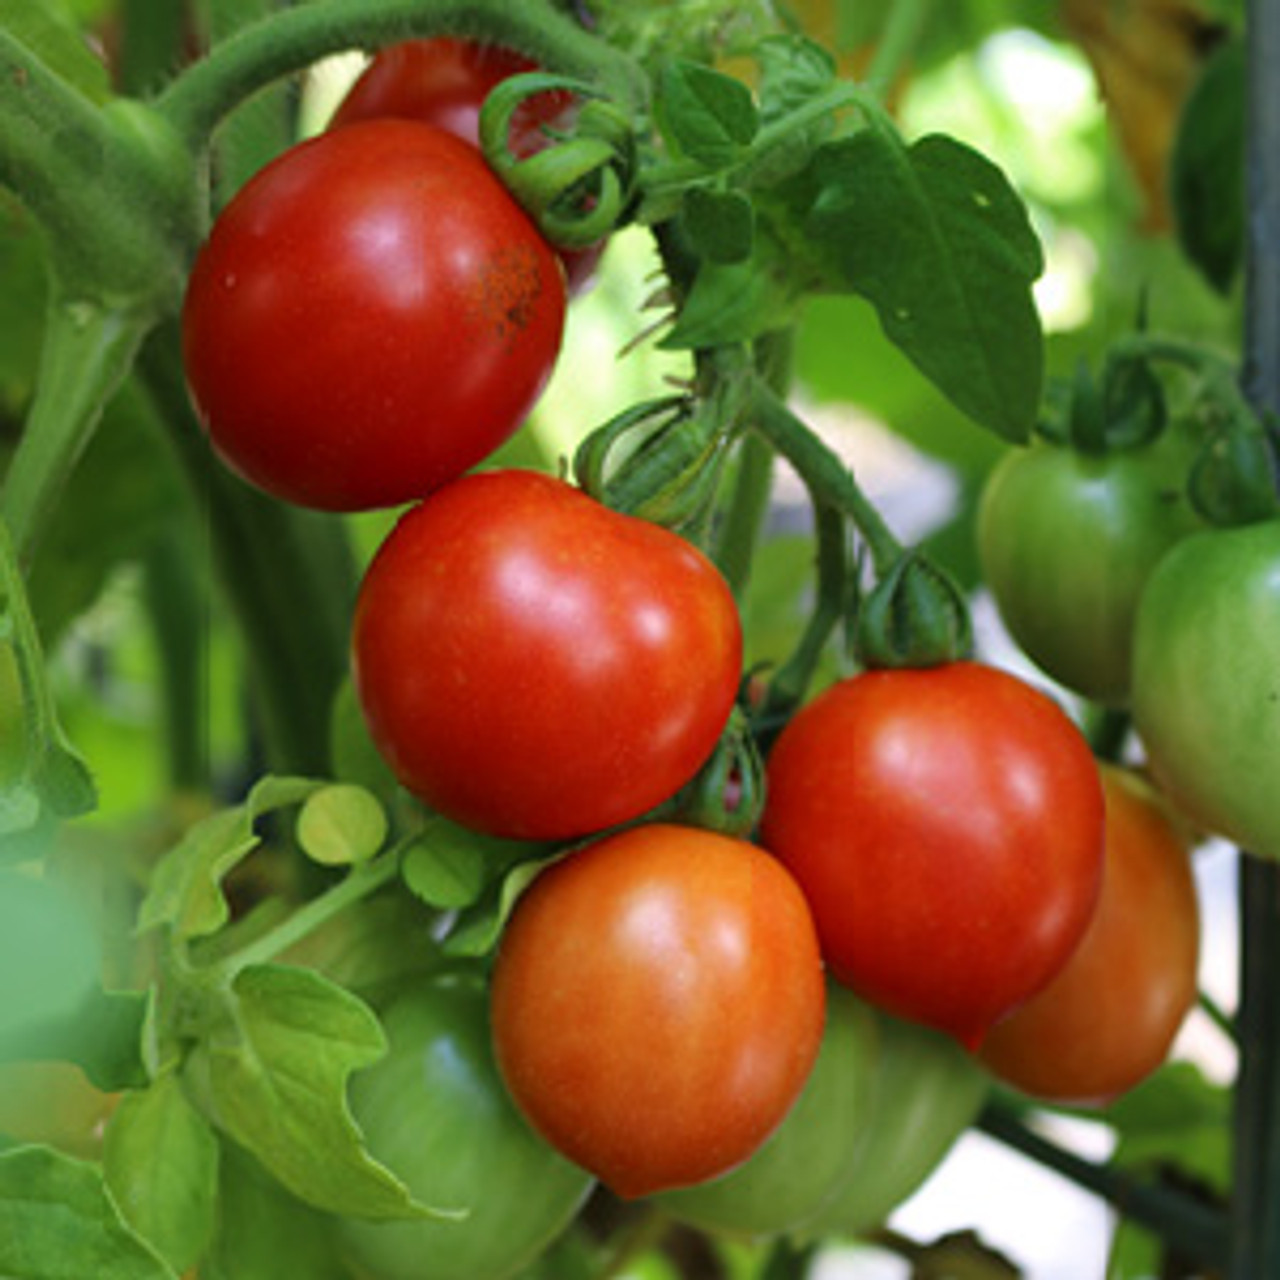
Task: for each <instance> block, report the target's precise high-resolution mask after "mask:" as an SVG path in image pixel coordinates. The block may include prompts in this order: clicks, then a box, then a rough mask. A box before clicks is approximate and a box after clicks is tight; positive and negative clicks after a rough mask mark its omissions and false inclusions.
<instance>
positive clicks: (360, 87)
mask: <svg viewBox="0 0 1280 1280" xmlns="http://www.w3.org/2000/svg"><path fill="white" fill-rule="evenodd" d="M536 69H537V64H536V63H534V62H532V61H531V60H530V59H528V58H526V57H523V56H522V55H521V54H518V53H516V52H515V51H514V50H512V49H504V48H501V47H499V46H497V45H486V44H477V43H475V42H474V41H471V40H455V39H451V38H449V37H447V36H442V37H439V38H437V39H435V40H406V41H405V42H403V43H402V44H395V45H392V46H391V47H390V48H387V49H380V50H379V51H378V52H377V53H376V54H375V55H374V57H373V59H372V60H371V62H370V63H369V66H368V67H366V68H365V70H364V71H363V72H362V73H361V75H360V77H359V79H357V80H356V82H355V84H354V85H352V87H351V89H350V90H349V91H348V92H347V94H346V96H345V97H344V98H343V99H342V101H341V102H340V103H339V104H338V107H337V109H336V110H335V111H334V113H333V116H332V118H331V119H330V121H329V128H331V129H333V128H340V127H341V126H343V125H347V124H353V123H355V122H356V121H357V120H374V119H377V118H379V117H383V116H395V117H398V118H400V119H406V120H421V121H422V122H423V123H424V124H431V125H435V126H436V127H437V128H438V129H444V130H446V131H447V132H449V133H452V134H454V135H455V136H456V137H459V138H461V139H462V140H463V141H464V142H469V143H471V145H472V146H475V147H478V146H479V145H480V108H481V107H482V106H483V105H484V100H485V96H486V95H487V94H488V92H489V91H490V90H491V89H492V88H493V87H494V86H495V85H496V84H499V83H500V82H501V81H503V80H505V79H506V78H507V77H508V76H513V75H518V74H520V73H522V72H528V71H534V70H536ZM572 116H573V100H572V97H571V96H570V95H569V94H566V93H554V92H548V93H542V94H535V95H534V96H533V97H531V98H529V99H527V100H526V101H525V102H524V103H523V104H522V105H521V106H520V107H518V108H517V109H516V111H515V114H514V117H513V119H512V124H511V136H510V138H509V145H510V146H511V150H512V153H513V154H514V155H515V156H517V157H525V156H530V155H533V154H535V153H536V152H538V151H540V150H542V149H543V148H544V147H545V146H546V144H547V132H546V131H547V130H554V129H561V130H564V129H567V128H571V127H572ZM601 252H602V248H601V247H592V248H590V249H580V250H572V249H569V250H564V251H563V252H562V253H561V255H560V256H561V260H562V261H563V262H564V265H565V272H566V275H567V277H568V284H569V289H570V292H571V293H576V292H579V291H581V290H582V289H583V288H585V287H586V285H587V284H588V283H589V281H590V279H591V276H592V274H593V273H594V271H595V270H596V267H597V265H598V263H599V260H600V254H601Z"/></svg>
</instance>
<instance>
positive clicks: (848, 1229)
mask: <svg viewBox="0 0 1280 1280" xmlns="http://www.w3.org/2000/svg"><path fill="white" fill-rule="evenodd" d="M878 1018H879V1022H880V1027H879V1031H880V1052H879V1055H878V1065H877V1069H876V1076H875V1082H874V1084H873V1087H872V1098H871V1117H872V1118H871V1121H870V1123H869V1124H867V1125H865V1126H863V1128H862V1130H861V1132H860V1134H859V1137H858V1141H857V1144H856V1145H855V1147H854V1149H853V1151H852V1152H851V1154H850V1158H849V1160H848V1162H847V1164H846V1168H845V1174H844V1178H843V1180H842V1182H841V1185H840V1186H839V1187H838V1188H837V1189H836V1191H835V1193H834V1195H833V1196H832V1197H831V1198H830V1199H829V1200H828V1202H827V1204H826V1205H825V1206H824V1207H823V1208H822V1209H821V1210H820V1211H819V1212H818V1213H817V1214H816V1215H815V1216H814V1217H812V1218H811V1219H809V1220H808V1221H807V1222H805V1223H804V1224H803V1225H802V1227H801V1228H800V1229H799V1230H798V1231H796V1232H795V1233H794V1234H796V1235H797V1236H800V1237H803V1238H804V1239H808V1240H815V1239H819V1238H821V1237H823V1236H828V1235H846V1236H848V1235H859V1234H861V1233H863V1232H865V1231H869V1230H870V1229H871V1228H873V1227H877V1226H879V1225H881V1223H883V1222H884V1220H885V1219H886V1218H887V1217H888V1216H889V1214H890V1213H892V1212H893V1210H894V1209H896V1208H897V1207H898V1205H900V1204H901V1203H902V1202H903V1201H904V1200H906V1199H907V1197H908V1196H910V1195H912V1194H913V1193H914V1192H916V1191H917V1190H918V1189H919V1188H920V1187H921V1186H923V1184H924V1182H925V1181H926V1179H927V1178H928V1177H929V1175H930V1174H932V1173H933V1171H934V1170H935V1169H936V1168H937V1167H938V1165H939V1164H941V1163H942V1160H943V1158H944V1157H945V1156H946V1155H947V1153H948V1152H949V1151H950V1150H951V1148H952V1147H953V1146H954V1145H955V1142H956V1140H957V1139H958V1138H959V1137H960V1135H961V1134H962V1133H963V1132H964V1131H965V1130H966V1129H967V1128H968V1127H969V1126H970V1125H971V1124H972V1123H973V1121H974V1119H975V1118H976V1117H977V1114H978V1110H979V1108H980V1107H981V1106H982V1102H983V1099H984V1098H985V1097H986V1093H987V1088H988V1083H989V1077H988V1076H987V1074H986V1072H985V1071H983V1070H982V1068H981V1067H979V1066H978V1065H977V1062H976V1060H975V1059H974V1058H973V1057H972V1056H971V1055H970V1054H969V1053H967V1052H966V1051H965V1050H964V1049H962V1048H961V1047H960V1045H959V1043H958V1042H957V1041H955V1040H953V1039H952V1038H951V1037H950V1036H946V1035H943V1034H942V1033H941V1032H938V1031H934V1030H933V1029H932V1028H929V1027H924V1026H920V1025H918V1024H916V1023H913V1022H904V1021H902V1020H901V1019H898V1018H892V1017H890V1016H889V1015H888V1014H883V1013H881V1014H879V1015H878Z"/></svg>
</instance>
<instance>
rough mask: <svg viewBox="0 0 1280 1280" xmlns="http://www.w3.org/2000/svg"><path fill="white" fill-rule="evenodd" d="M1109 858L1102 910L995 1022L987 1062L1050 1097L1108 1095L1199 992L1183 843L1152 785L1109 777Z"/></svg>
mask: <svg viewBox="0 0 1280 1280" xmlns="http://www.w3.org/2000/svg"><path fill="white" fill-rule="evenodd" d="M1102 781H1103V787H1104V789H1105V792H1106V798H1107V861H1106V872H1105V875H1104V878H1103V883H1102V897H1101V899H1100V900H1099V903H1098V910H1097V914H1096V915H1095V916H1094V918H1093V923H1092V924H1091V925H1090V926H1089V930H1088V932H1087V933H1086V934H1085V936H1084V941H1083V942H1082V943H1081V944H1080V946H1079V947H1078V948H1077V950H1076V951H1075V953H1074V954H1073V955H1072V956H1071V959H1070V960H1068V961H1067V964H1066V967H1065V968H1064V969H1063V970H1062V971H1061V972H1060V973H1059V974H1058V975H1057V976H1056V977H1055V978H1054V979H1053V981H1052V982H1050V983H1049V985H1048V986H1047V987H1045V988H1044V990H1043V991H1041V992H1040V993H1039V995H1037V996H1034V997H1033V998H1032V999H1031V1000H1029V1001H1028V1002H1027V1003H1026V1004H1024V1005H1023V1006H1022V1007H1021V1008H1020V1009H1018V1010H1016V1011H1015V1012H1014V1013H1013V1014H1012V1015H1011V1016H1009V1017H1008V1018H1006V1019H1005V1020H1004V1021H1003V1022H1000V1023H998V1024H997V1025H996V1026H995V1027H993V1028H992V1030H991V1033H990V1034H989V1035H988V1036H987V1038H986V1040H985V1041H984V1043H983V1046H982V1059H983V1061H984V1062H985V1063H986V1065H987V1066H988V1067H989V1068H990V1069H991V1071H992V1072H993V1073H994V1074H995V1075H997V1076H999V1077H1000V1078H1001V1079H1002V1080H1004V1081H1005V1082H1006V1083H1008V1084H1012V1085H1014V1086H1015V1087H1017V1088H1019V1089H1022V1090H1024V1091H1025V1092H1027V1093H1030V1094H1033V1095H1035V1096H1036V1097H1039V1098H1044V1099H1047V1100H1050V1101H1053V1102H1060V1103H1073V1104H1089V1103H1101V1102H1107V1101H1110V1100H1111V1099H1112V1098H1114V1097H1116V1096H1117V1095H1119V1094H1121V1093H1124V1092H1125V1091H1126V1090H1128V1089H1131V1088H1132V1087H1133V1086H1134V1085H1136V1084H1138V1083H1139V1082H1141V1081H1142V1080H1144V1079H1145V1078H1146V1077H1147V1076H1149V1075H1150V1074H1151V1073H1152V1072H1153V1071H1154V1070H1155V1069H1156V1068H1157V1067H1158V1066H1160V1064H1161V1063H1162V1062H1163V1061H1164V1060H1165V1058H1166V1057H1167V1056H1168V1053H1169V1048H1170V1046H1171V1045H1172V1043H1173V1040H1174V1037H1175V1036H1176V1035H1177V1033H1178V1029H1179V1028H1180V1027H1181V1026H1182V1022H1183V1019H1184V1018H1185V1017H1186V1015H1187V1012H1188V1011H1189V1010H1190V1008H1191V1007H1192V1005H1193V1004H1194V1003H1195V1001H1196V991H1197V985H1196V984H1197V974H1198V963H1199V953H1200V910H1199V904H1198V900H1197V897H1196V886H1195V879H1194V877H1193V876H1192V873H1191V861H1190V858H1189V857H1188V854H1187V844H1186V841H1185V840H1184V838H1183V836H1182V834H1181V832H1180V831H1179V829H1178V828H1177V827H1176V826H1174V824H1173V823H1172V822H1171V821H1170V819H1169V817H1168V816H1167V815H1166V813H1165V811H1164V810H1163V809H1162V808H1161V806H1160V802H1159V800H1158V799H1157V798H1156V796H1155V793H1154V792H1152V791H1151V790H1150V789H1149V788H1147V787H1146V786H1145V785H1144V784H1143V783H1142V782H1141V781H1140V780H1138V779H1137V778H1136V777H1134V776H1133V775H1131V774H1128V773H1125V772H1122V771H1121V770H1119V769H1113V768H1106V769H1104V771H1103V774H1102Z"/></svg>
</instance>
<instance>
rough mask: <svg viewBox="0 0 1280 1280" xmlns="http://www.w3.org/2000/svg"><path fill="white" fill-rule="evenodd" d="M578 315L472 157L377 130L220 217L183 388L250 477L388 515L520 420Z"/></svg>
mask: <svg viewBox="0 0 1280 1280" xmlns="http://www.w3.org/2000/svg"><path fill="white" fill-rule="evenodd" d="M564 306H565V293H564V280H563V276H562V273H561V271H560V267H559V265H558V263H557V262H556V259H555V255H554V254H553V253H552V252H551V250H550V249H549V248H548V246H547V244H546V242H545V241H544V240H543V238H542V236H541V235H540V234H539V232H538V230H537V228H536V227H535V226H534V225H533V223H532V222H531V221H530V220H529V218H528V217H527V216H526V215H525V214H524V212H523V211H522V210H521V209H520V208H519V206H518V205H517V204H516V203H515V201H514V200H513V199H512V198H511V196H510V195H509V194H508V193H507V191H506V189H505V188H504V187H503V185H502V184H501V183H500V182H499V181H498V179H497V178H496V177H495V176H494V174H493V173H492V172H491V171H490V169H489V168H488V166H487V165H485V163H484V161H483V159H482V158H481V157H480V156H479V155H478V154H477V153H476V151H475V150H474V149H473V148H471V147H468V146H466V145H465V144H463V143H460V142H459V141H458V140H457V139H456V138H453V137H451V136H450V135H448V134H446V133H444V132H442V131H441V130H438V129H433V128H430V127H429V126H427V125H424V124H418V123H411V122H408V121H402V120H379V121H370V122H366V123H364V124H360V125H352V126H351V127H350V128H347V129H339V130H337V131H335V132H333V133H327V134H322V135H321V136H320V137H318V138H313V139H311V140H310V141H307V142H304V143H302V144H300V145H299V146H296V147H293V148H292V149H290V150H289V151H287V152H285V153H284V154H283V155H281V156H280V157H278V158H277V159H276V160H275V161H273V162H272V163H271V164H269V165H268V166H267V167H266V168H265V169H263V170H262V171H261V172H259V173H258V174H257V175H255V176H254V177H253V178H252V179H251V180H250V181H249V182H248V183H247V184H246V185H245V186H244V187H243V188H242V189H241V190H240V191H239V192H238V193H237V194H236V196H235V197H234V198H233V199H232V200H231V202H230V204H228V206H227V207H226V209H224V210H223V212H222V214H221V215H220V216H219V217H218V219H217V221H216V222H215V224H214V227H213V231H212V233H211V235H210V237H209V239H208V241H207V242H206V244H205V245H204V247H203V248H202V250H201V252H200V254H199V255H198V257H197V259H196V263H195V267H194V270H193V271H192V274H191V279H190V283H189V285H188V290H187V297H186V302H185V306H184V310H183V348H184V357H185V361H186V371H187V379H188V382H189V384H190V388H191V393H192V397H193V400H194V402H195V405H196V407H197V409H198V411H199V413H200V417H201V418H202V420H203V421H204V423H205V425H206V427H207V428H208V431H209V435H210V438H211V439H212V442H213V444H214V447H215V448H216V449H217V451H218V452H219V454H221V456H222V457H223V458H224V459H225V460H226V461H227V463H228V464H229V465H230V466H232V467H233V468H234V469H235V470H236V471H238V472H240V473H241V474H242V475H243V476H244V477H245V478H246V479H248V480H250V481H251V482H253V483H254V484H256V485H258V486H260V487H261V488H263V489H265V490H266V491H267V492H269V493H272V494H275V495H276V496H277V497H280V498H284V499H286V500H288V501H291V502H296V503H299V504H302V505H304V506H312V507H319V508H324V509H329V510H358V509H363V508H371V507H383V506H393V505H397V504H399V503H403V502H408V501H411V500H413V499H415V498H420V497H422V496H424V495H425V494H427V493H429V492H430V491H431V490H433V489H434V488H436V487H438V486H439V485H441V484H443V483H445V482H446V481H448V480H451V479H453V478H455V477H456V476H458V475H460V474H461V473H462V472H464V471H466V470H467V469H468V468H469V467H471V466H473V465H474V464H475V463H477V462H479V461H480V460H481V459H483V458H485V457H487V456H488V455H489V454H490V453H492V452H493V451H494V450H495V449H496V448H497V447H498V446H499V445H500V444H502V443H503V442H504V441H505V440H506V439H507V438H508V437H509V436H510V435H511V434H512V433H513V432H514V431H515V430H516V428H517V427H519V425H520V424H521V422H522V421H523V420H524V418H525V416H526V415H527V414H528V412H529V410H530V409H531V408H532V406H533V404H534V402H535V401H536V400H537V398H538V396H539V394H540V393H541V391H542V388H543V386H544V385H545V383H546V380H547V378H548V376H549V374H550V372H551V369H552V366H553V364H554V362H555V359H556V355H557V353H558V351H559V348H560V340H561V335H562V331H563V323H564Z"/></svg>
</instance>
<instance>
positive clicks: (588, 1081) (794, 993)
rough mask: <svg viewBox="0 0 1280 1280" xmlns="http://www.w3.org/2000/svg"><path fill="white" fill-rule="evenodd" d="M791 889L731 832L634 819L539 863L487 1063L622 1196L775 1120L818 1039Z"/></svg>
mask: <svg viewBox="0 0 1280 1280" xmlns="http://www.w3.org/2000/svg"><path fill="white" fill-rule="evenodd" d="M824 1017H825V990H824V982H823V972H822V964H821V958H820V954H819V948H818V941H817V937H816V935H815V933H814V928H813V921H812V918H811V916H810V913H809V909H808V906H807V905H806V903H805V900H804V896H803V895H802V894H801V892H800V890H799V888H798V887H797V886H796V884H795V882H794V881H793V880H792V878H791V876H790V875H788V874H787V872H786V870H785V869H784V868H783V866H782V864H781V863H779V862H778V861H776V859H774V858H772V857H770V856H769V855H768V854H767V853H765V852H764V851H763V850H761V849H758V848H756V847H755V846H753V845H750V844H747V843H746V842H744V841H741V840H735V839H732V838H730V837H728V836H722V835H717V834H715V833H712V832H709V831H704V830H698V829H694V828H682V827H673V826H664V825H651V826H641V827H635V828H632V829H630V830H628V831H626V832H625V833H623V834H621V835H615V836H611V837H609V838H607V839H604V840H601V841H598V842H596V843H595V844H592V845H589V846H587V847H585V848H584V849H581V850H579V851H578V852H575V853H572V854H570V855H569V856H568V857H567V858H565V859H564V860H562V861H560V862H558V863H555V864H553V865H552V866H551V867H549V868H548V869H547V870H545V871H544V872H542V874H541V875H539V877H538V878H537V879H536V880H535V881H534V883H533V885H532V886H531V887H530V888H529V889H528V890H527V891H526V892H525V894H524V896H523V897H522V898H521V899H520V901H519V903H518V904H517V906H516V910H515V912H514V914H513V915H512V917H511V919H510V921H509V923H508V925H507V927H506V930H505V933H504V935H503V938H502V942H501V945H500V947H499V952H498V957H497V961H496V965H495V968H494V973H493V983H492V989H491V1019H492V1027H493V1037H494V1049H495V1055H496V1058H497V1061H498V1067H499V1070H500V1071H501V1073H502V1076H503V1079H504V1080H505V1081H506V1084H507V1088H508V1090H509V1091H510V1093H511V1095H512V1097H513V1098H514V1099H515V1101H516V1104H517V1106H519V1107H520V1109H521V1110H522V1111H523V1112H524V1114H525V1116H526V1118H527V1119H528V1120H529V1122H530V1124H531V1125H532V1126H533V1127H534V1128H535V1129H537V1130H538V1131H539V1132H540V1133H541V1134H542V1135H543V1137H545V1138H546V1139H547V1141H548V1142H550V1143H551V1144H552V1145H553V1146H554V1147H556V1148H558V1149H559V1150H560V1151H561V1152H563V1153H564V1154H565V1155H567V1156H569V1158H570V1159H572V1160H575V1161H577V1162H578V1163H579V1164H581V1165H582V1166H583V1167H585V1168H586V1169H588V1170H590V1171H591V1172H592V1173H594V1174H596V1176H597V1177H599V1178H600V1179H601V1180H602V1181H603V1182H605V1183H606V1184H607V1185H608V1186H609V1187H611V1188H612V1189H613V1190H614V1191H615V1192H616V1193H617V1194H618V1195H620V1196H623V1197H627V1198H633V1197H637V1196H643V1195H649V1194H653V1193H655V1192H658V1191H663V1190H670V1189H672V1188H674V1187H681V1186H688V1185H691V1184H693V1183H696V1182H701V1181H704V1180H705V1179H707V1178H711V1177H715V1176H717V1175H718V1174H720V1173H724V1172H727V1171H728V1170H729V1169H731V1168H733V1167H735V1166H736V1165H738V1164H739V1163H741V1162H742V1161H743V1160H745V1159H746V1158H747V1157H748V1156H750V1155H751V1154H752V1152H754V1151H755V1150H756V1149H757V1148H758V1147H759V1146H760V1145H761V1143H763V1142H764V1141H765V1139H766V1138H767V1137H768V1136H769V1135H770V1134H771V1133H772V1132H773V1131H774V1129H775V1128H776V1127H777V1126H778V1125H779V1124H780V1123H781V1121H782V1120H783V1118H784V1117H785V1116H786V1114H787V1112H788V1111H789V1110H790V1108H791V1106H792V1104H793V1103H794V1102H795V1100H796V1098H797V1097H798V1096H799V1094H800V1091H801V1090H802V1089H803V1087H804V1084H805V1081H806V1080H807V1079H808V1076H809V1072H810V1071H811V1069H812V1067H813V1064H814V1061H815V1060H816V1058H817V1054H818V1048H819V1046H820V1044H821V1040H822V1032H823V1026H824Z"/></svg>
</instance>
